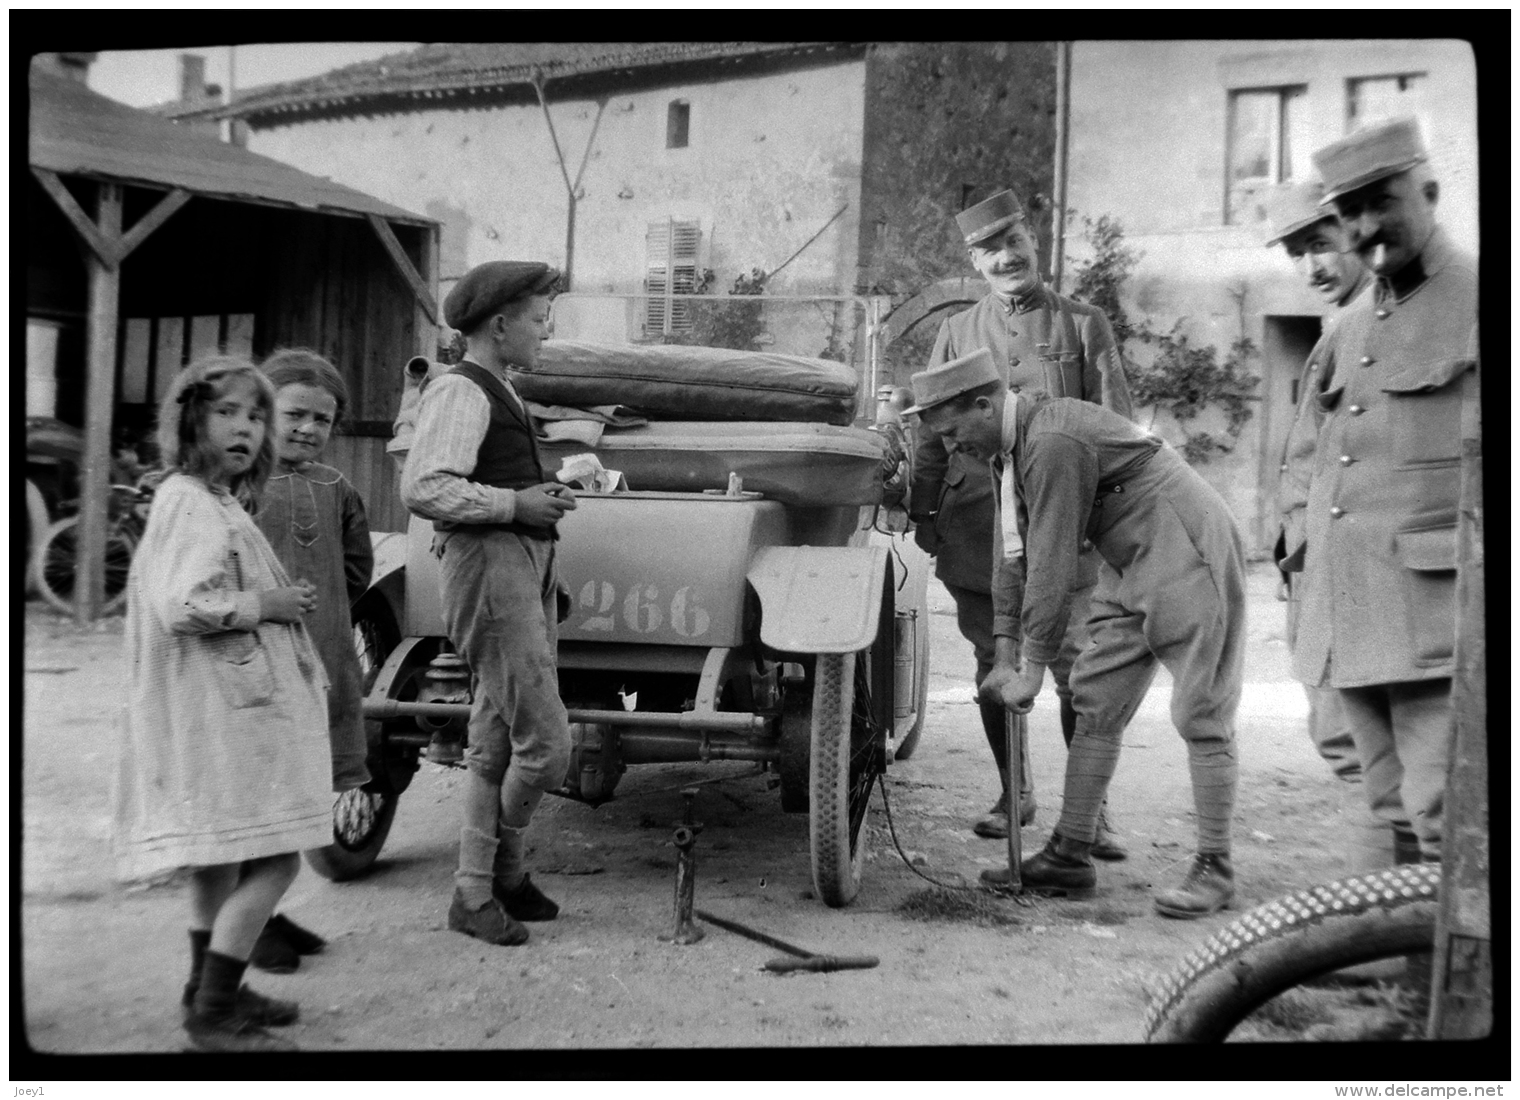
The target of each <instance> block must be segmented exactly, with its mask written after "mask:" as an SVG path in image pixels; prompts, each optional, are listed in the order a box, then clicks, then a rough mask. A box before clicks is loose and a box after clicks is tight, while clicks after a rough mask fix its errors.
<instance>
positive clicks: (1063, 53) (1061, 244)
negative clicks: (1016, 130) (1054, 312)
mask: <svg viewBox="0 0 1520 1100" xmlns="http://www.w3.org/2000/svg"><path fill="white" fill-rule="evenodd" d="M1070 124H1071V43H1070V42H1057V43H1056V178H1055V193H1056V202H1055V207H1056V209H1055V225H1054V226H1053V227H1052V236H1054V237H1055V240H1054V241H1053V242H1052V244H1053V250H1054V253H1055V255H1054V257H1053V258H1052V260H1051V273H1050V277H1051V283H1052V284H1053V285H1054V286H1055V290H1056V293H1057V294H1059V293H1061V273H1062V268H1063V266H1064V263H1065V259H1066V150H1067V136H1068V133H1069V130H1070Z"/></svg>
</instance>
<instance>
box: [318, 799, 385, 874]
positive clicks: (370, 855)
mask: <svg viewBox="0 0 1520 1100" xmlns="http://www.w3.org/2000/svg"><path fill="white" fill-rule="evenodd" d="M381 785H382V784H379V783H368V784H365V785H364V786H363V787H360V788H358V789H357V790H353V791H345V792H344V793H343V794H341V795H339V796H338V797H337V799H335V800H334V802H333V843H331V844H328V845H325V846H324V847H321V848H312V849H310V850H309V851H306V852H303V853H301V854H302V855H303V856H304V857H305V859H306V862H307V864H308V865H309V866H310V867H311V869H312V870H313V871H315V872H316V873H317V874H319V875H321V876H322V877H323V878H325V879H329V880H331V881H332V882H346V881H348V880H349V879H354V878H358V877H359V876H360V875H363V874H364V873H365V872H367V871H368V870H369V869H370V868H371V867H373V866H374V863H375V860H376V859H378V858H379V856H380V849H381V848H383V847H385V840H386V838H387V837H388V836H390V832H391V824H392V823H393V822H394V821H395V820H396V806H397V804H398V803H399V802H400V801H401V796H400V795H399V794H396V793H394V792H391V791H383V790H377V789H376V788H378V787H380V786H381ZM357 798H368V799H369V800H370V801H371V804H372V805H378V807H379V808H378V809H377V810H375V811H374V818H373V819H372V823H371V825H370V826H369V828H367V829H366V830H365V831H364V832H363V834H362V835H357V836H353V837H350V838H349V839H347V840H346V841H345V840H340V839H339V835H340V832H339V824H338V822H339V815H340V811H341V809H342V807H343V806H344V804H345V802H351V801H352V800H354V799H357Z"/></svg>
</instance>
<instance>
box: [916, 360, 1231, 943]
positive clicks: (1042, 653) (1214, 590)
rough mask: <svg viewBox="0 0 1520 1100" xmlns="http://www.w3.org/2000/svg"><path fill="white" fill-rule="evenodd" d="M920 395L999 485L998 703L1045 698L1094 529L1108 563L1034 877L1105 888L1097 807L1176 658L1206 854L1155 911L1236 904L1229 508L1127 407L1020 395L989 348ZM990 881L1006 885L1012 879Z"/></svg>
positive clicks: (926, 409)
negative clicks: (1055, 812)
mask: <svg viewBox="0 0 1520 1100" xmlns="http://www.w3.org/2000/svg"><path fill="white" fill-rule="evenodd" d="M913 392H914V393H915V394H916V395H917V396H918V405H917V406H915V407H914V408H912V409H910V410H909V411H910V412H917V413H918V414H919V415H920V417H921V418H922V420H923V422H924V423H925V424H926V425H927V426H928V427H929V428H930V430H932V431H934V432H936V433H937V434H939V435H940V436H942V437H944V438H945V439H946V440H947V441H948V443H949V444H950V445H951V446H952V447H953V448H954V449H955V450H957V451H963V452H964V453H965V454H967V455H968V456H969V457H971V458H972V459H977V460H981V461H984V462H987V463H989V466H990V470H991V476H992V478H993V480H994V482H995V483H996V492H997V502H998V503H997V522H996V523H995V525H994V528H993V543H994V568H995V570H996V572H995V574H994V577H993V592H992V596H993V605H994V609H995V615H994V619H993V632H994V634H995V635H996V658H995V662H994V665H993V668H992V671H991V672H990V673H989V674H988V676H987V679H986V680H984V681H983V683H982V688H981V691H982V694H983V696H984V697H986V698H990V699H995V700H997V701H999V702H1000V703H1002V705H1003V706H1004V707H1005V708H1007V709H1009V710H1013V711H1015V712H1021V713H1022V712H1027V711H1028V710H1029V709H1030V708H1031V707H1032V706H1033V705H1034V698H1035V696H1036V695H1037V694H1038V693H1039V690H1040V685H1041V684H1042V683H1043V681H1044V678H1045V669H1046V666H1047V665H1049V664H1050V663H1051V661H1052V660H1054V659H1055V657H1056V655H1057V654H1058V653H1059V651H1060V647H1061V642H1062V639H1063V637H1064V636H1065V632H1066V617H1067V614H1068V611H1069V608H1070V603H1071V591H1072V587H1073V585H1072V578H1073V576H1074V575H1075V573H1076V572H1077V570H1078V568H1079V564H1078V554H1079V551H1080V549H1081V547H1082V545H1083V542H1084V540H1085V541H1090V542H1091V543H1092V544H1093V545H1094V546H1095V547H1097V550H1098V554H1099V556H1100V557H1102V559H1103V561H1104V563H1105V564H1104V566H1103V567H1102V568H1100V570H1099V576H1098V582H1097V586H1096V587H1095V589H1094V591H1093V595H1092V599H1091V604H1090V608H1091V609H1090V611H1089V614H1088V619H1087V629H1088V635H1089V640H1088V643H1087V645H1086V646H1085V647H1084V648H1083V649H1082V652H1081V653H1080V654H1079V655H1078V656H1077V659H1076V663H1075V664H1074V666H1073V668H1072V672H1071V691H1072V705H1073V706H1074V707H1075V709H1076V716H1077V717H1076V733H1075V736H1073V738H1072V742H1071V749H1070V752H1069V753H1068V754H1067V759H1066V784H1065V797H1064V800H1063V803H1062V806H1061V817H1060V820H1059V821H1058V822H1057V823H1056V827H1055V831H1054V832H1053V833H1052V834H1051V837H1050V841H1049V843H1047V844H1046V846H1045V848H1044V850H1043V851H1041V852H1039V853H1037V854H1036V855H1034V856H1033V857H1031V858H1030V859H1028V860H1025V861H1024V863H1023V865H1022V867H1021V869H1020V870H1021V875H1022V881H1023V884H1024V886H1025V887H1026V888H1028V889H1030V890H1035V891H1040V892H1045V893H1061V894H1069V895H1074V896H1085V895H1089V894H1091V893H1092V891H1093V888H1094V887H1095V886H1096V883H1097V871H1096V869H1095V868H1094V866H1093V862H1092V846H1093V841H1094V839H1095V837H1096V835H1097V826H1098V814H1099V811H1100V810H1101V808H1102V806H1103V800H1104V798H1105V796H1106V795H1107V792H1108V784H1109V781H1110V780H1111V779H1112V778H1113V774H1114V769H1115V767H1116V765H1117V763H1118V759H1119V746H1120V741H1121V739H1122V737H1123V734H1124V729H1125V727H1126V726H1127V725H1128V724H1129V722H1130V719H1131V718H1133V717H1134V714H1135V710H1136V708H1138V707H1139V705H1140V702H1141V700H1142V699H1144V697H1145V693H1146V691H1147V689H1149V687H1150V684H1151V680H1152V678H1153V677H1154V675H1155V671H1156V666H1157V664H1158V663H1161V664H1165V665H1166V667H1167V669H1168V670H1169V671H1170V672H1171V673H1172V677H1173V680H1174V684H1173V689H1172V708H1171V709H1172V721H1173V723H1174V724H1175V725H1176V727H1177V731H1178V732H1179V733H1180V734H1181V735H1182V737H1183V739H1184V740H1185V741H1186V743H1187V749H1188V765H1189V770H1190V773H1191V778H1192V786H1193V800H1194V806H1195V809H1196V811H1197V830H1198V851H1197V855H1196V856H1195V857H1194V859H1193V861H1192V865H1191V867H1190V868H1189V870H1188V872H1187V875H1186V876H1185V878H1184V880H1183V882H1182V883H1181V884H1180V885H1178V886H1176V887H1174V888H1172V889H1169V890H1164V891H1162V892H1161V893H1159V894H1158V895H1157V896H1156V898H1155V905H1156V908H1157V909H1158V910H1159V911H1160V912H1161V913H1163V914H1165V915H1166V916H1171V917H1181V918H1192V917H1201V916H1204V915H1206V914H1209V913H1213V912H1216V911H1217V910H1219V909H1221V908H1223V907H1224V906H1225V905H1226V904H1228V903H1229V901H1230V899H1231V898H1232V897H1233V896H1234V891H1235V886H1234V877H1235V876H1234V868H1233V866H1232V864H1231V862H1230V827H1231V822H1230V817H1231V813H1232V812H1233V809H1234V804H1235V785H1236V776H1237V765H1236V755H1235V730H1234V726H1235V711H1236V708H1237V706H1238V705H1239V702H1240V693H1241V676H1242V669H1243V659H1244V655H1245V564H1244V562H1245V559H1244V554H1243V552H1242V550H1241V543H1240V533H1239V531H1238V530H1237V529H1236V526H1235V522H1234V520H1233V519H1232V518H1231V517H1230V512H1229V508H1228V506H1227V505H1226V504H1225V502H1224V500H1223V498H1221V497H1220V496H1219V494H1218V493H1217V492H1215V491H1214V490H1213V489H1212V488H1211V487H1210V486H1209V485H1208V483H1207V482H1205V481H1204V480H1203V478H1202V477H1200V476H1199V475H1198V473H1197V472H1196V471H1194V470H1193V469H1192V468H1191V467H1190V466H1188V464H1187V463H1186V462H1184V461H1183V460H1182V458H1181V457H1180V456H1178V454H1177V453H1176V452H1175V451H1174V450H1172V449H1171V448H1170V447H1168V446H1166V444H1164V443H1163V442H1162V441H1161V440H1160V439H1158V438H1156V437H1155V436H1153V435H1151V434H1149V433H1148V432H1145V431H1143V430H1142V429H1140V428H1139V427H1137V426H1136V425H1135V424H1133V423H1131V422H1130V421H1129V420H1126V419H1125V418H1124V417H1122V416H1120V415H1118V414H1117V413H1114V412H1111V411H1110V410H1108V409H1105V408H1102V407H1100V406H1097V405H1094V404H1092V403H1090V402H1087V401H1076V400H1073V399H1071V398H1052V399H1042V398H1033V399H1031V398H1028V397H1026V396H1024V395H1023V394H1017V393H1014V392H1012V391H1011V390H1010V389H1008V388H1007V386H1006V384H1005V383H1004V381H1003V378H1002V375H1001V373H1000V372H999V371H998V369H997V366H996V365H995V363H994V362H993V359H992V355H991V354H990V353H989V352H988V351H986V350H985V349H983V350H981V351H978V352H975V353H973V354H971V355H968V356H964V357H962V358H960V359H952V360H951V361H950V362H948V363H945V364H943V365H941V366H938V367H932V368H930V369H928V370H926V371H922V372H920V373H918V374H915V375H914V376H913ZM982 878H983V880H984V881H986V882H988V883H989V884H990V885H993V886H997V885H1000V884H1006V883H1007V882H1008V881H1009V879H1010V876H1009V874H1008V872H1007V871H988V872H983V875H982Z"/></svg>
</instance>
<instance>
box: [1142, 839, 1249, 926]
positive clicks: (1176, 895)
mask: <svg viewBox="0 0 1520 1100" xmlns="http://www.w3.org/2000/svg"><path fill="white" fill-rule="evenodd" d="M1234 896H1235V867H1234V865H1233V864H1231V862H1230V857H1229V856H1227V855H1224V854H1223V853H1220V852H1199V853H1198V855H1196V856H1194V857H1193V865H1192V867H1190V868H1188V873H1187V877H1186V878H1185V879H1183V880H1182V884H1181V885H1180V886H1174V887H1172V889H1170V890H1163V891H1161V893H1159V894H1157V895H1156V912H1158V913H1160V914H1161V915H1162V916H1164V917H1175V918H1176V919H1178V920H1196V919H1197V918H1199V917H1206V916H1208V915H1209V914H1210V913H1217V912H1219V910H1221V909H1223V908H1224V907H1225V906H1226V905H1228V904H1230V900H1231V899H1232V898H1233V897H1234Z"/></svg>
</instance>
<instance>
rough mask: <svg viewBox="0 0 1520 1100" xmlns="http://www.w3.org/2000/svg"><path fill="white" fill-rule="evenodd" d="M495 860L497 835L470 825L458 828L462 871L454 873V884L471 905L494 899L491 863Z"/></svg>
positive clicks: (466, 902)
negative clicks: (491, 834) (492, 896)
mask: <svg viewBox="0 0 1520 1100" xmlns="http://www.w3.org/2000/svg"><path fill="white" fill-rule="evenodd" d="M495 860H496V838H495V837H494V836H486V834H485V833H482V832H480V831H479V830H478V829H472V828H470V827H469V826H468V825H466V826H465V827H464V828H462V829H460V830H459V870H457V871H455V872H454V885H455V886H457V887H458V888H459V894H460V896H461V897H463V898H464V901H465V904H466V905H469V906H470V907H471V908H478V907H480V906H482V905H484V904H485V903H486V902H488V901H490V900H491V865H492V864H493V863H494V862H495Z"/></svg>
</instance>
